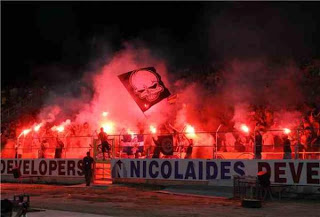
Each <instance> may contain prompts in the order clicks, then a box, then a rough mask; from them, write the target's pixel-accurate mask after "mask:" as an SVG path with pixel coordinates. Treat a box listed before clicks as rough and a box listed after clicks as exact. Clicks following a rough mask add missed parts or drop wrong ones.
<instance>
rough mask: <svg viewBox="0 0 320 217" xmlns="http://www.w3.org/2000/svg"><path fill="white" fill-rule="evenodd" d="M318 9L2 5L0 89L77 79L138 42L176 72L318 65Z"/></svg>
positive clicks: (293, 5) (296, 5)
mask: <svg viewBox="0 0 320 217" xmlns="http://www.w3.org/2000/svg"><path fill="white" fill-rule="evenodd" d="M319 6H320V4H319V3H318V2H307V3H304V2H270V3H258V2H202V3H197V2H2V7H1V30H2V31H1V32H2V37H1V38H2V41H1V45H2V46H1V49H2V55H1V56H2V61H1V62H2V68H1V83H2V85H3V86H7V85H30V84H32V83H33V82H40V83H46V82H47V83H48V82H51V83H55V82H65V81H69V80H70V79H78V78H80V77H81V75H82V73H83V71H85V69H87V68H88V67H90V66H89V63H90V62H92V60H94V59H95V58H98V57H101V56H103V53H104V52H106V51H108V52H110V51H112V52H114V51H117V50H119V49H121V47H122V45H123V42H127V41H135V42H137V41H139V42H143V44H144V45H146V46H147V47H149V48H151V49H154V50H155V51H156V52H157V53H158V54H159V55H162V56H163V57H164V58H167V59H168V61H169V63H170V64H171V65H173V66H175V67H188V66H189V65H197V64H215V63H218V62H222V61H226V60H228V59H230V58H235V57H236V58H251V57H256V56H268V57H271V58H292V59H294V60H297V61H300V60H304V59H308V58H317V57H319V56H320V55H319V54H320V40H319V38H320V15H319V14H320V13H319V9H320V7H319ZM57 72H61V73H60V74H59V73H57ZM53 75H54V76H53Z"/></svg>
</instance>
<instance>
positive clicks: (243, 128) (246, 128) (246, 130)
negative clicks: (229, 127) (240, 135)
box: [240, 124, 250, 133]
mask: <svg viewBox="0 0 320 217" xmlns="http://www.w3.org/2000/svg"><path fill="white" fill-rule="evenodd" d="M240 129H241V130H242V131H243V132H245V133H249V131H250V129H249V127H248V126H247V125H245V124H242V125H241V127H240Z"/></svg>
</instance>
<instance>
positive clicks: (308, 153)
mask: <svg viewBox="0 0 320 217" xmlns="http://www.w3.org/2000/svg"><path fill="white" fill-rule="evenodd" d="M268 132H269V136H272V137H273V138H272V139H271V140H272V141H273V142H272V144H270V143H269V144H268V143H267V142H264V144H263V145H262V159H283V158H284V152H283V151H284V148H283V144H282V137H281V132H282V131H280V130H279V131H276V130H270V131H268ZM302 132H303V131H300V132H294V133H292V134H291V135H289V139H290V141H291V146H290V148H291V151H292V152H291V154H289V155H291V158H292V159H320V150H319V149H320V148H319V147H320V146H319V144H317V143H314V144H305V145H301V144H299V142H298V141H300V136H301V135H302V134H303V133H302ZM185 135H187V137H188V138H189V139H187V137H186V136H185ZM139 136H140V137H139ZM166 136H167V137H169V138H170V136H171V137H172V141H171V144H167V146H168V147H160V149H161V152H160V154H159V158H174V159H183V158H193V159H254V158H255V141H254V136H252V135H247V134H243V133H239V132H235V131H234V132H196V133H194V135H192V136H188V134H184V133H176V134H157V135H154V134H132V135H109V137H108V138H109V144H110V157H111V158H152V157H155V156H154V152H155V149H156V146H155V144H154V142H153V138H156V139H157V138H160V137H166ZM128 138H129V139H128ZM190 138H191V139H192V140H193V146H192V148H189V152H191V153H189V154H190V155H188V154H187V152H188V147H189V146H190ZM43 141H46V142H45V143H46V144H45V147H44V148H43ZM59 141H61V142H62V144H63V145H62V149H61V151H60V154H57V147H58V142H57V137H45V136H43V137H37V136H32V135H31V136H26V137H23V136H22V137H20V138H19V139H9V140H8V141H7V143H6V144H5V145H4V146H2V147H3V148H2V150H1V157H2V158H16V157H17V158H29V159H38V158H48V159H53V158H78V159H81V158H83V157H84V156H85V155H86V152H88V151H90V152H91V153H92V155H93V156H94V158H95V159H96V160H97V161H103V155H102V148H101V144H100V141H99V140H98V139H97V137H95V136H67V137H59ZM265 141H268V139H265ZM269 141H270V138H269ZM161 145H163V144H161ZM165 149H166V150H165ZM170 150H171V151H170ZM105 158H109V155H108V154H105Z"/></svg>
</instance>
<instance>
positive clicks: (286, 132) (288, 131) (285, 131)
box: [283, 128, 291, 134]
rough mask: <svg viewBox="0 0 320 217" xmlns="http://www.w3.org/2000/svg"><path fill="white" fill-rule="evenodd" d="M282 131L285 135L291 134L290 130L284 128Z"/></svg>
mask: <svg viewBox="0 0 320 217" xmlns="http://www.w3.org/2000/svg"><path fill="white" fill-rule="evenodd" d="M283 131H284V133H285V134H289V133H291V130H290V129H289V128H284V129H283Z"/></svg>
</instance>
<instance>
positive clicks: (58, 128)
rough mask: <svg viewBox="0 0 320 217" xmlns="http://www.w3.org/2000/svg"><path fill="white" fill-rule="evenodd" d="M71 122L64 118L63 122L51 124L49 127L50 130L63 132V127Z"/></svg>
mask: <svg viewBox="0 0 320 217" xmlns="http://www.w3.org/2000/svg"><path fill="white" fill-rule="evenodd" d="M70 123H71V121H70V120H69V119H68V120H66V121H65V122H63V123H62V124H60V125H59V126H53V127H52V128H51V130H53V131H58V132H59V133H61V132H63V131H64V127H65V126H67V125H69V124H70Z"/></svg>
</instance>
